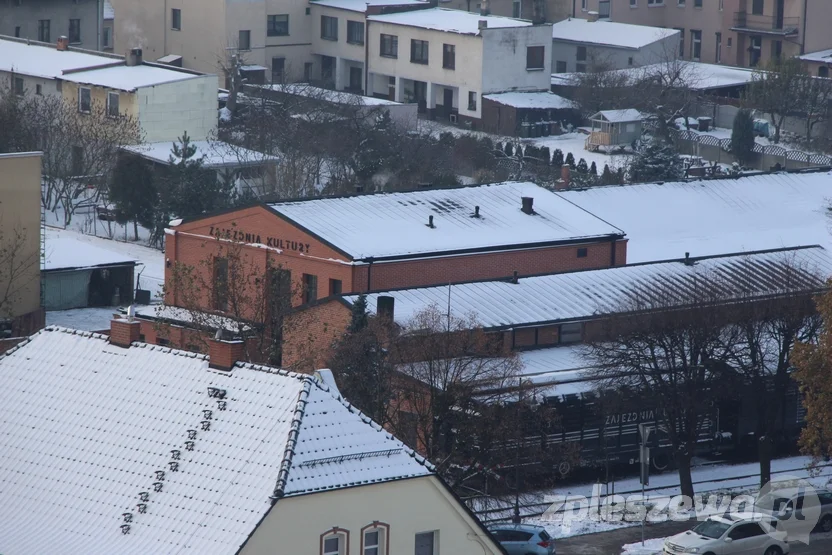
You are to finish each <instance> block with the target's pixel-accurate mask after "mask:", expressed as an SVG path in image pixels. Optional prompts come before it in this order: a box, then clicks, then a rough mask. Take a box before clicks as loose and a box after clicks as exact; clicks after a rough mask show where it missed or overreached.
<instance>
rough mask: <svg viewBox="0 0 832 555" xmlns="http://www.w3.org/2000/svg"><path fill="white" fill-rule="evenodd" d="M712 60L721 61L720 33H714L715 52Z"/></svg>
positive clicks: (719, 62) (718, 62)
mask: <svg viewBox="0 0 832 555" xmlns="http://www.w3.org/2000/svg"><path fill="white" fill-rule="evenodd" d="M714 62H715V63H717V64H721V63H722V33H717V34H716V53H715V54H714Z"/></svg>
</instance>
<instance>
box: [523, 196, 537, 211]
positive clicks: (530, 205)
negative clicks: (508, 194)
mask: <svg viewBox="0 0 832 555" xmlns="http://www.w3.org/2000/svg"><path fill="white" fill-rule="evenodd" d="M520 200H521V201H522V202H523V206H522V207H521V208H520V210H522V211H523V212H524V213H525V214H529V215H532V214H534V197H520Z"/></svg>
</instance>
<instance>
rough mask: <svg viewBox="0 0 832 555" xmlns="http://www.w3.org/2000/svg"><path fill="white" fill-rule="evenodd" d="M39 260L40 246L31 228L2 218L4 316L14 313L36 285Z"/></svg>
mask: <svg viewBox="0 0 832 555" xmlns="http://www.w3.org/2000/svg"><path fill="white" fill-rule="evenodd" d="M39 263H40V257H39V247H38V246H35V247H34V248H32V242H31V240H30V238H29V237H28V233H27V231H26V230H24V229H23V228H22V227H20V226H19V225H18V226H3V222H2V221H1V220H0V320H5V319H8V318H11V317H13V316H14V314H13V310H14V308H15V307H16V306H17V304H18V302H19V301H20V300H21V297H22V296H23V295H25V294H26V292H27V291H30V290H31V288H32V287H33V284H32V281H31V277H32V272H33V271H34V270H35V269H36V268H37V267H38V264H39ZM34 287H37V284H35V285H34Z"/></svg>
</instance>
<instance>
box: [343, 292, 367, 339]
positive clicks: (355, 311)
mask: <svg viewBox="0 0 832 555" xmlns="http://www.w3.org/2000/svg"><path fill="white" fill-rule="evenodd" d="M366 327H367V295H365V294H363V293H362V294H361V295H358V298H357V299H355V302H354V303H353V305H352V310H351V313H350V326H349V328H348V331H349V332H350V333H355V332H357V331H361V330H363V329H364V328H366Z"/></svg>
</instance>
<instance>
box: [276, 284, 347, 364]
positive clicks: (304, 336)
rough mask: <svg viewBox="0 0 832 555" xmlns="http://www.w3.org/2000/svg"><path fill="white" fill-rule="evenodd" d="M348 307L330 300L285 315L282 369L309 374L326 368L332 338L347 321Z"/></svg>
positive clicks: (337, 335)
mask: <svg viewBox="0 0 832 555" xmlns="http://www.w3.org/2000/svg"><path fill="white" fill-rule="evenodd" d="M350 318H351V314H350V309H349V308H347V306H346V305H344V303H342V302H340V301H338V300H335V299H332V300H328V301H324V302H322V303H320V304H318V305H315V306H310V307H309V308H306V309H304V310H300V311H297V312H294V313H292V314H290V315H288V316H287V317H286V318H285V320H284V327H283V336H284V341H283V361H282V366H283V367H284V368H290V369H292V370H295V371H297V372H305V373H310V372H313V371H315V370H317V369H319V368H325V367H326V365H327V362H328V360H329V357H330V355H331V354H332V346H333V344H334V343H335V341H337V340H338V338H339V337H341V335H342V334H343V333H344V332H345V331H346V329H347V326H349V323H350Z"/></svg>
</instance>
